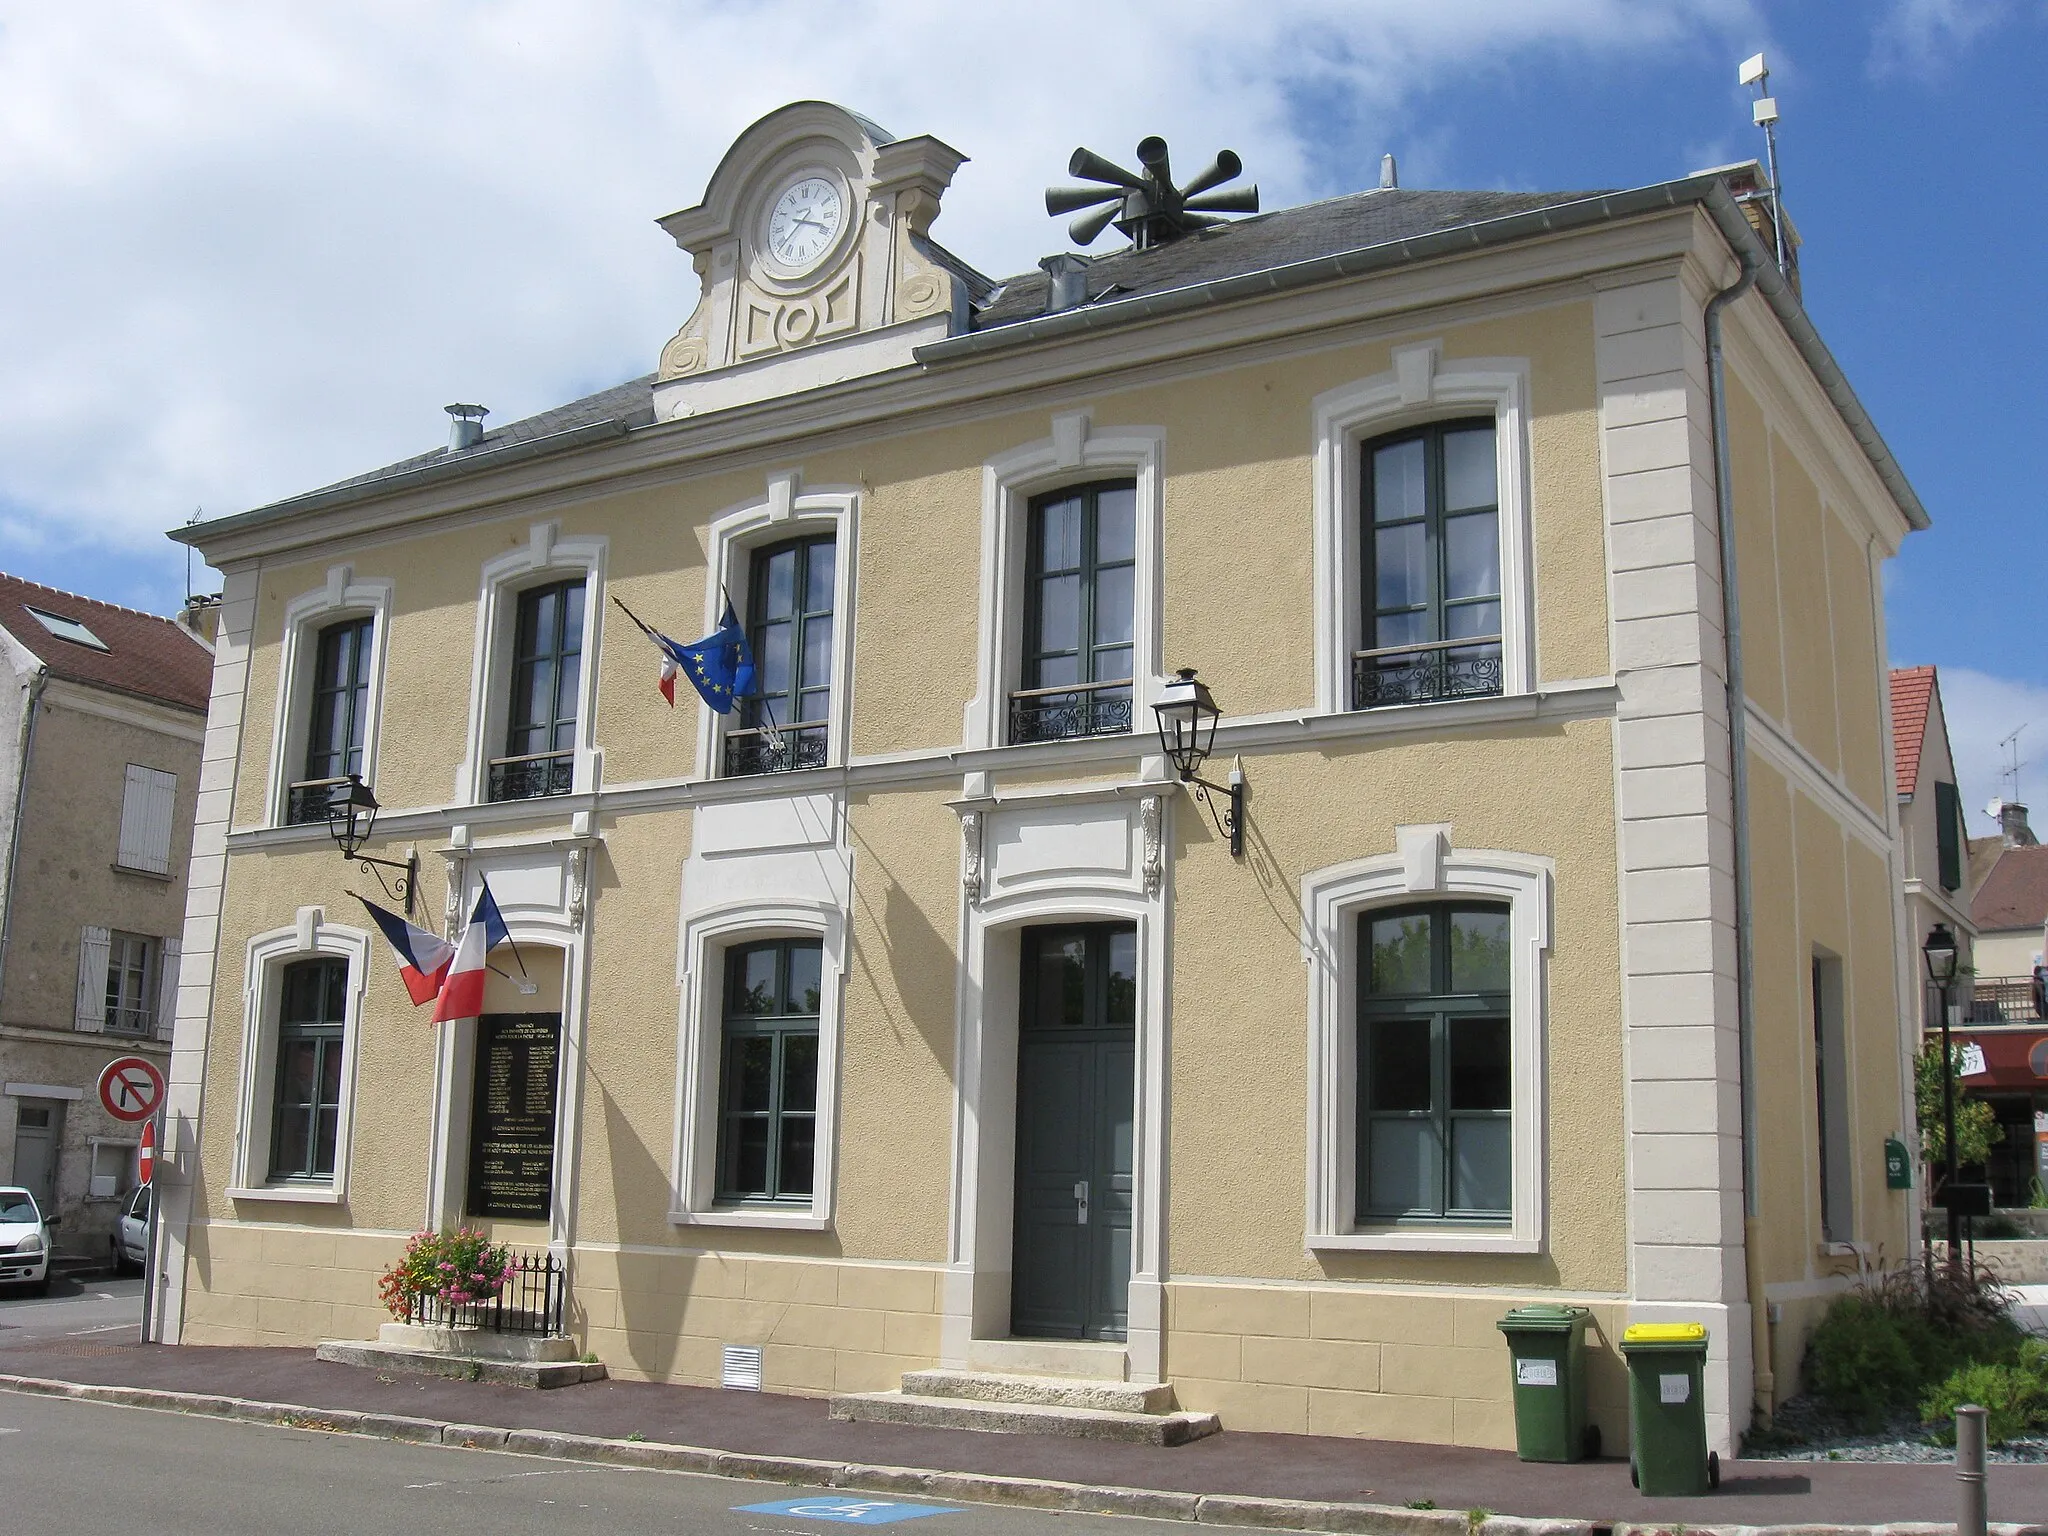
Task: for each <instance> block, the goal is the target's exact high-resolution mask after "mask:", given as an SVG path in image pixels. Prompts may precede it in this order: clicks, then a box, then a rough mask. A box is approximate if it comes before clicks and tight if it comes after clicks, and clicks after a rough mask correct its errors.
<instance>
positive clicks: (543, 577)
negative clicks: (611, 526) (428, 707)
mask: <svg viewBox="0 0 2048 1536" xmlns="http://www.w3.org/2000/svg"><path fill="white" fill-rule="evenodd" d="M610 543H611V541H610V540H609V539H607V538H605V537H604V536H603V535H602V534H593V535H587V536H579V537H575V538H564V537H563V536H562V525H561V523H560V522H559V521H557V520H553V519H551V520H549V521H547V522H544V523H535V524H533V526H532V527H531V528H530V529H529V530H528V531H527V541H526V543H524V544H522V545H520V546H519V547H518V548H516V549H510V550H507V551H506V552H505V553H504V554H502V555H497V556H494V557H493V558H491V559H489V560H486V561H485V562H484V565H483V570H482V573H481V575H482V581H481V585H480V587H479V589H478V592H477V609H476V644H475V650H474V652H473V654H472V656H471V660H470V678H469V733H468V738H467V739H468V742H469V755H468V756H467V757H466V758H465V759H464V760H463V762H462V765H461V766H460V767H459V768H457V769H456V773H455V801H456V803H457V804H458V805H482V804H484V803H485V802H486V800H487V799H488V798H489V795H490V782H491V759H492V758H494V757H502V756H504V748H505V720H506V713H507V709H508V707H509V705H510V702H511V700H510V698H509V695H510V692H511V687H512V644H513V630H514V628H515V627H516V626H517V624H518V620H519V595H520V594H521V593H522V592H525V591H526V590H527V589H529V588H531V587H542V586H546V585H548V584H549V583H550V582H555V581H561V580H564V579H566V578H568V577H570V576H573V575H575V574H576V573H577V572H578V571H581V572H582V573H583V578H584V582H585V586H584V592H583V661H582V676H581V677H580V678H579V679H578V688H577V696H576V760H575V761H576V766H575V770H574V771H575V778H574V780H573V785H574V788H573V792H574V793H576V794H587V793H589V792H590V791H591V790H593V789H595V788H596V787H597V782H598V776H599V766H600V753H599V752H598V748H597V737H596V732H597V658H598V646H599V644H600V642H601V641H602V639H603V636H604V602H605V593H604V570H605V559H606V556H607V554H608V552H609V548H610Z"/></svg>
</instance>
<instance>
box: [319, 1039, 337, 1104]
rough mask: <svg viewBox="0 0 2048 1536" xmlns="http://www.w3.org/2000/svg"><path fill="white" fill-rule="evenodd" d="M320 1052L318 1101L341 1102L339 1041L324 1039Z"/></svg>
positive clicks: (324, 1102)
mask: <svg viewBox="0 0 2048 1536" xmlns="http://www.w3.org/2000/svg"><path fill="white" fill-rule="evenodd" d="M321 1046H322V1049H321V1052H320V1102H321V1103H322V1104H339V1103H340V1102H341V1042H340V1041H339V1040H324V1041H322V1042H321Z"/></svg>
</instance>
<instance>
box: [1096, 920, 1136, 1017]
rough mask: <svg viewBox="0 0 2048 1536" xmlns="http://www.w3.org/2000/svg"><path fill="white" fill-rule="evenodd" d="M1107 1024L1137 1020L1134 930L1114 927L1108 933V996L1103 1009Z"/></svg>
mask: <svg viewBox="0 0 2048 1536" xmlns="http://www.w3.org/2000/svg"><path fill="white" fill-rule="evenodd" d="M1103 1014H1104V1017H1105V1018H1106V1020H1107V1021H1108V1022H1109V1023H1111V1024H1135V1023H1136V1022H1137V1020H1138V934H1137V930H1135V929H1132V928H1118V929H1115V930H1113V931H1112V932H1111V933H1110V935H1109V997H1108V1001H1107V1003H1106V1005H1105V1006H1104V1009H1103Z"/></svg>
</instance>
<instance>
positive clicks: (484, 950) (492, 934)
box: [434, 885, 512, 1024]
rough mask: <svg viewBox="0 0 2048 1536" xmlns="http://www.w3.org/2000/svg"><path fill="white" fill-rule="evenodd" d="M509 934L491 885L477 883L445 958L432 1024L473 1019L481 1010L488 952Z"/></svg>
mask: <svg viewBox="0 0 2048 1536" xmlns="http://www.w3.org/2000/svg"><path fill="white" fill-rule="evenodd" d="M511 937H512V930H511V929H509V928H507V927H506V926H505V919H504V916H503V915H502V914H501V913H500V912H499V911H498V903H497V902H496V901H495V900H493V899H492V897H491V888H490V887H489V886H488V885H481V886H480V887H479V889H478V891H477V894H476V910H475V911H474V912H472V913H470V914H469V926H468V927H467V928H465V929H463V930H462V939H461V942H459V943H458V944H457V945H456V946H455V950H454V958H453V959H452V960H451V961H450V962H449V965H448V979H447V980H446V981H445V982H444V983H442V986H441V1000H440V1001H439V1002H438V1003H436V1004H435V1005H434V1022H435V1023H436V1024H445V1023H447V1022H448V1021H449V1020H451V1019H473V1018H475V1017H476V1016H477V1015H478V1014H480V1013H482V1012H483V1011H484V977H485V974H486V973H487V972H488V971H489V969H490V966H489V964H488V961H489V957H490V953H491V951H492V950H493V949H494V948H496V947H497V946H498V945H500V944H502V943H504V942H505V940H507V939H509V938H511Z"/></svg>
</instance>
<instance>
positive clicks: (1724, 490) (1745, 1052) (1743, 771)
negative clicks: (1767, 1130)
mask: <svg viewBox="0 0 2048 1536" xmlns="http://www.w3.org/2000/svg"><path fill="white" fill-rule="evenodd" d="M1736 255H1737V256H1738V257H1739V258H1740V260H1741V262H1742V275H1741V276H1740V277H1738V278H1736V280H1735V281H1734V282H1733V283H1731V284H1729V285H1728V286H1727V287H1726V288H1723V289H1722V290H1721V291H1720V292H1719V293H1717V294H1715V295H1714V296H1713V297H1712V298H1711V299H1709V300H1708V301H1707V314H1706V320H1707V326H1706V329H1707V396H1708V401H1709V405H1710V409H1711V412H1712V427H1713V433H1714V508H1715V513H1716V517H1717V522H1718V526H1719V530H1720V542H1721V612H1722V628H1723V632H1724V634H1725V636H1726V639H1727V662H1728V676H1727V685H1728V757H1729V763H1728V780H1729V784H1730V786H1731V789H1732V798H1733V802H1734V803H1733V806H1732V810H1733V812H1734V817H1735V1021H1736V1035H1737V1039H1738V1040H1739V1041H1740V1055H1741V1070H1742V1259H1743V1270H1744V1278H1745V1280H1746V1282H1747V1289H1748V1292H1749V1350H1750V1379H1751V1381H1752V1382H1753V1383H1754V1388H1753V1392H1752V1404H1751V1406H1752V1409H1753V1411H1754V1412H1755V1413H1757V1414H1759V1415H1761V1416H1762V1418H1763V1420H1764V1422H1765V1423H1769V1422H1770V1418H1771V1408H1772V1399H1773V1397H1774V1395H1775V1393H1776V1390H1777V1381H1776V1378H1775V1376H1774V1374H1773V1372H1772V1370H1771V1319H1770V1303H1769V1302H1768V1301H1766V1300H1765V1299H1764V1263H1763V1254H1762V1245H1761V1243H1760V1242H1759V1238H1760V1237H1761V1235H1762V1230H1763V1222H1762V1218H1761V1203H1760V1201H1759V1200H1758V1198H1757V1151H1756V1003H1755V983H1754V976H1755V971H1756V965H1755V956H1754V945H1753V942H1752V939H1751V934H1750V920H1751V906H1750V886H1749V729H1748V726H1749V722H1748V720H1747V718H1746V714H1747V711H1746V708H1745V704H1744V698H1745V695H1744V693H1743V687H1742V601H1741V595H1740V591H1739V588H1738V585H1737V580H1736V569H1735V485H1734V477H1733V475H1732V474H1731V473H1730V470H1729V464H1728V388H1727V378H1726V376H1725V373H1724V365H1723V362H1722V358H1721V312H1722V311H1723V310H1725V309H1726V308H1727V307H1728V306H1729V305H1730V304H1733V303H1734V302H1735V301H1736V300H1737V299H1739V298H1741V297H1742V296H1743V295H1744V294H1746V293H1748V292H1749V290H1750V289H1751V288H1753V287H1754V286H1756V279H1757V273H1758V271H1759V270H1760V269H1761V268H1762V266H1763V257H1762V256H1761V255H1760V254H1759V253H1758V252H1757V250H1756V249H1755V247H1754V246H1753V245H1749V244H1744V245H1742V246H1741V247H1739V248H1738V249H1737V251H1736Z"/></svg>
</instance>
